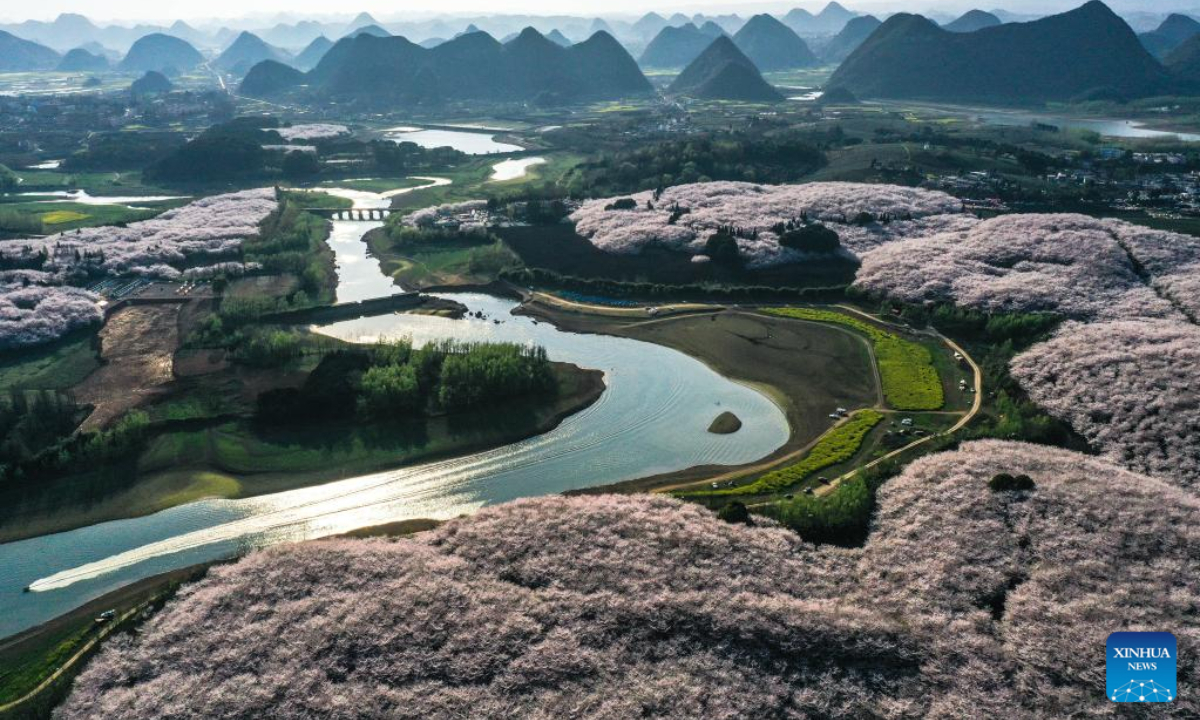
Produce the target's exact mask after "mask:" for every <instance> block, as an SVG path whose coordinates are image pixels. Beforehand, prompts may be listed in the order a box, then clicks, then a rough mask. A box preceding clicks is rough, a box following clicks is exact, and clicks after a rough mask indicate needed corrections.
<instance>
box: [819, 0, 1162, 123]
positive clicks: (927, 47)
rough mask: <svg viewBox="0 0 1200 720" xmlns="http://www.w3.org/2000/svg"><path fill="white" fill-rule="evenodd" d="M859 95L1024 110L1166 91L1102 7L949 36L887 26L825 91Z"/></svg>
mask: <svg viewBox="0 0 1200 720" xmlns="http://www.w3.org/2000/svg"><path fill="white" fill-rule="evenodd" d="M839 86H841V87H845V88H847V89H848V90H850V91H851V92H853V93H854V94H855V95H857V96H858V97H860V98H862V97H890V98H914V99H926V100H940V101H951V102H992V103H1002V104H1010V105H1029V104H1036V103H1039V102H1046V101H1053V100H1071V99H1082V98H1089V97H1090V98H1128V97H1144V96H1148V95H1153V94H1156V93H1159V92H1163V91H1165V90H1167V89H1169V88H1170V86H1171V79H1170V76H1169V75H1168V73H1167V72H1166V70H1165V69H1164V68H1163V67H1162V66H1161V65H1159V64H1158V62H1157V61H1155V59H1154V58H1153V57H1151V56H1150V54H1149V53H1148V52H1146V49H1145V48H1143V47H1142V45H1141V43H1140V42H1139V41H1138V39H1137V37H1136V36H1135V35H1134V34H1133V31H1132V30H1130V28H1129V26H1128V25H1126V24H1125V22H1124V21H1123V20H1121V18H1119V17H1117V15H1115V14H1114V13H1113V12H1112V11H1111V10H1109V9H1108V7H1107V6H1105V5H1104V4H1103V3H1101V2H1098V1H1093V2H1089V3H1088V4H1087V5H1084V6H1082V7H1080V8H1078V9H1076V10H1072V11H1070V12H1067V13H1063V14H1061V15H1054V16H1051V17H1048V18H1044V19H1041V20H1037V21H1034V22H1029V23H1013V24H1006V25H1000V26H997V27H991V28H984V29H982V30H977V31H976V32H973V33H954V32H950V31H949V30H945V29H943V28H940V27H938V26H937V25H936V24H934V23H933V22H931V21H929V20H927V19H925V18H923V17H921V16H919V15H908V14H900V15H895V16H893V17H891V18H889V19H888V20H887V22H885V23H884V24H883V25H882V26H881V27H880V28H879V29H878V30H877V31H876V32H875V33H874V34H873V35H871V37H870V38H869V39H868V40H867V41H866V42H864V43H863V44H862V45H861V46H860V47H859V48H858V49H857V50H855V51H854V52H853V53H852V54H851V55H850V57H849V58H847V59H846V61H845V62H844V63H842V65H841V67H839V68H838V69H837V71H836V72H835V73H834V74H833V77H832V78H830V80H829V82H828V84H827V87H839Z"/></svg>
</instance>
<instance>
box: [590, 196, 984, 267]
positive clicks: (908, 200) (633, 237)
mask: <svg viewBox="0 0 1200 720" xmlns="http://www.w3.org/2000/svg"><path fill="white" fill-rule="evenodd" d="M627 197H630V198H632V199H633V200H634V201H635V202H636V206H635V207H633V208H630V209H617V208H614V207H613V204H614V201H615V200H617V198H605V199H601V200H589V201H587V202H585V203H584V204H583V206H582V207H581V208H580V209H579V210H577V211H575V212H574V213H573V214H572V215H571V220H572V221H574V222H575V229H576V231H577V232H578V233H579V234H580V235H582V236H583V237H585V238H587V239H588V240H590V241H591V242H592V243H593V244H594V245H595V246H596V247H598V248H600V249H601V250H606V251H608V252H613V253H630V254H633V253H639V252H641V250H642V249H643V248H645V247H646V246H648V245H650V244H658V245H662V246H665V247H669V248H672V249H676V250H681V251H684V252H690V253H693V254H701V253H702V252H703V250H704V244H705V241H706V240H707V239H708V238H709V237H711V236H712V235H713V234H715V233H716V232H717V230H718V229H719V228H721V227H723V226H734V227H738V228H742V229H744V230H746V231H756V232H757V237H753V238H749V237H739V238H738V239H737V243H738V250H739V251H740V253H741V255H742V256H743V259H744V260H745V261H746V262H747V264H748V265H750V266H751V267H765V266H770V265H774V264H778V263H783V262H791V261H794V260H797V259H800V258H802V257H803V255H802V254H801V253H799V252H797V251H795V250H791V249H788V248H784V247H781V246H780V245H779V239H778V237H777V236H776V234H775V233H774V232H773V231H772V229H771V228H772V227H774V226H776V225H777V224H779V223H786V222H788V221H789V220H795V219H799V218H802V217H804V218H807V219H809V220H811V221H820V222H823V223H826V224H828V225H831V226H834V228H835V229H836V230H837V232H838V234H839V236H840V237H841V242H842V246H843V247H844V248H845V249H846V250H848V251H849V252H851V253H853V254H855V255H860V256H861V255H862V254H864V253H866V252H868V251H870V250H871V249H873V248H875V247H877V246H879V245H881V244H883V243H885V242H888V241H891V240H896V239H901V238H906V237H914V236H923V235H930V234H934V233H937V232H941V231H946V230H951V229H955V230H957V229H963V228H966V227H969V226H970V225H972V224H973V223H974V221H975V219H974V217H973V216H970V215H967V214H964V213H963V209H962V202H961V201H959V200H958V199H956V198H953V197H951V196H950V195H947V194H945V193H942V192H938V191H933V190H922V189H918V188H909V187H901V186H897V185H867V184H859V183H845V182H829V183H808V184H804V185H755V184H752V183H745V182H707V183H694V184H690V185H677V186H674V187H670V188H667V189H665V190H663V191H662V192H661V194H660V195H659V197H658V198H657V199H655V197H654V193H653V192H641V193H637V194H634V195H630V196H627ZM863 213H866V214H868V215H869V216H870V217H871V218H874V219H875V220H876V221H870V222H866V221H862V222H855V220H857V219H858V218H859V216H860V215H861V214H863ZM878 220H882V221H878Z"/></svg>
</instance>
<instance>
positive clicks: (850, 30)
mask: <svg viewBox="0 0 1200 720" xmlns="http://www.w3.org/2000/svg"><path fill="white" fill-rule="evenodd" d="M882 24H883V23H882V22H880V20H879V18H877V17H875V16H874V15H861V16H859V17H856V18H854V19H853V20H851V21H850V22H848V23H846V27H844V28H842V31H841V32H840V33H838V34H837V35H834V36H833V38H832V39H831V40H830V41H829V43H828V44H827V45H826V46H825V47H824V48H823V49H822V50H821V59H822V60H824V61H825V62H827V63H840V62H841V61H843V60H845V59H846V58H848V57H850V53H852V52H854V51H855V50H857V49H858V46H859V45H862V44H863V43H864V42H866V41H867V38H869V37H871V33H873V32H875V31H876V30H877V29H878V28H879V26H880V25H882Z"/></svg>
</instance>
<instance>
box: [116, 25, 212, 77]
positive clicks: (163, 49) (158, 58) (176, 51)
mask: <svg viewBox="0 0 1200 720" xmlns="http://www.w3.org/2000/svg"><path fill="white" fill-rule="evenodd" d="M203 62H204V56H203V55H201V54H200V53H199V51H197V50H196V48H194V47H192V46H191V45H189V44H188V43H187V41H185V40H180V39H179V38H177V37H171V36H170V35H163V34H162V33H151V34H150V35H147V36H145V37H143V38H140V39H139V40H138V41H137V42H135V43H134V44H133V47H131V48H129V52H128V53H127V54H126V55H125V59H124V60H122V61H121V64H120V65H119V66H118V69H119V70H121V71H123V72H147V71H150V70H154V71H156V72H163V71H165V70H171V71H178V72H187V71H188V70H191V69H192V68H194V67H196V66H197V65H199V64H201V63H203Z"/></svg>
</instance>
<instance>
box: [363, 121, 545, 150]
mask: <svg viewBox="0 0 1200 720" xmlns="http://www.w3.org/2000/svg"><path fill="white" fill-rule="evenodd" d="M494 135H495V133H494V132H481V131H471V130H422V129H421V128H413V127H397V128H392V129H391V130H388V131H387V133H386V135H385V137H387V138H388V139H389V140H392V141H394V142H413V143H416V144H418V145H420V146H421V147H424V148H436V147H452V148H454V149H455V150H460V151H462V152H465V153H466V154H468V155H492V154H495V153H510V152H520V151H522V150H524V149H525V148H523V147H521V146H520V145H513V144H512V143H505V142H500V141H498V140H496V138H495V137H494Z"/></svg>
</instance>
